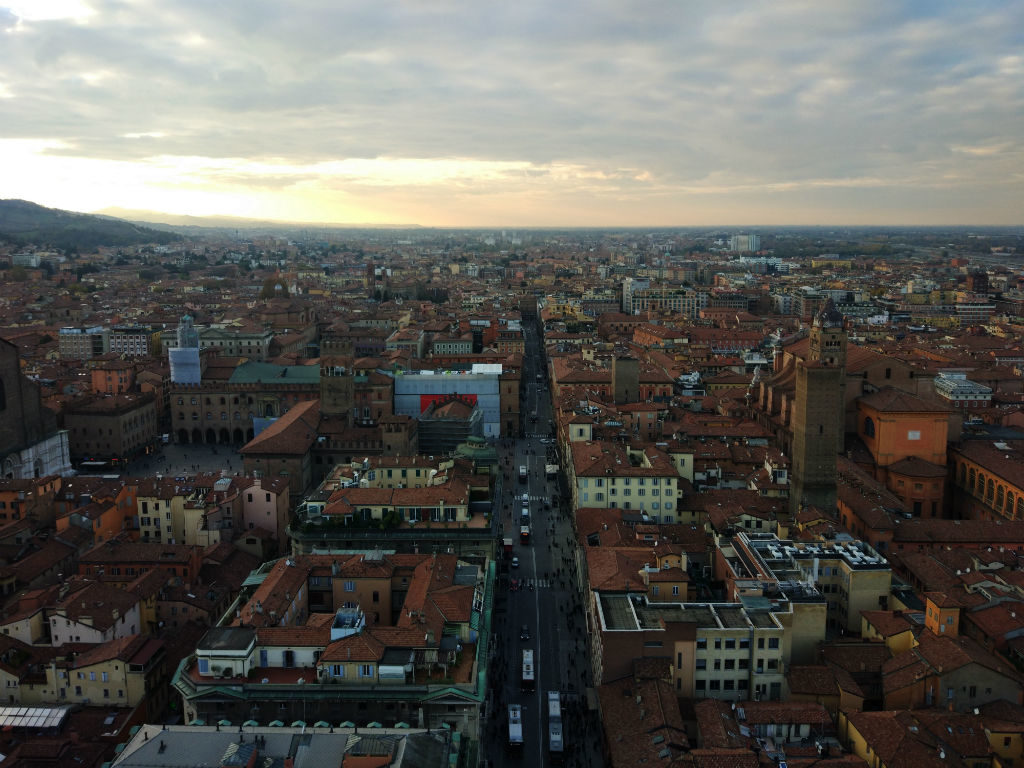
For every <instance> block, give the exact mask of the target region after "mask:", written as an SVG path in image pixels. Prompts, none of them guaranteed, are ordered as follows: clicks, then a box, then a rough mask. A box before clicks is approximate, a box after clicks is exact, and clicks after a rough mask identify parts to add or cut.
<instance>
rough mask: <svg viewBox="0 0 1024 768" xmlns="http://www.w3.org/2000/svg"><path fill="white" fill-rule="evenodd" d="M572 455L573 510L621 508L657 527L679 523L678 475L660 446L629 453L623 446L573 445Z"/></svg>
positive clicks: (601, 444) (576, 443)
mask: <svg viewBox="0 0 1024 768" xmlns="http://www.w3.org/2000/svg"><path fill="white" fill-rule="evenodd" d="M569 451H570V454H569V455H570V462H569V465H568V466H567V467H566V470H567V472H568V474H569V485H570V487H571V488H572V494H573V506H574V507H597V508H604V509H607V508H610V507H617V508H619V509H623V510H634V511H638V512H640V513H641V514H644V515H646V516H647V518H648V519H650V520H651V521H652V522H656V523H658V522H661V523H675V522H678V504H677V495H678V490H679V486H678V481H679V474H678V473H677V471H676V467H675V464H674V463H673V461H672V459H671V458H670V457H669V456H668V455H667V454H666V453H665V452H663V451H662V450H660V449H659V448H657V447H656V446H653V445H652V446H650V447H647V448H645V449H643V450H631V449H628V448H625V447H623V445H622V444H621V443H612V442H590V441H575V442H570V443H569Z"/></svg>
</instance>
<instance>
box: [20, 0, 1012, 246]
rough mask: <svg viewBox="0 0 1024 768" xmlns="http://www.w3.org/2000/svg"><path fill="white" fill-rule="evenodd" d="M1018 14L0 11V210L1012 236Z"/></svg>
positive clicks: (447, 4)
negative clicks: (887, 228) (981, 231)
mask: <svg viewBox="0 0 1024 768" xmlns="http://www.w3.org/2000/svg"><path fill="white" fill-rule="evenodd" d="M1022 43H1024V3H1020V2H984V1H983V0H981V1H979V2H970V3H963V2H941V1H939V0H936V1H935V2H932V1H930V0H929V1H928V2H925V1H919V2H902V3H900V2H879V1H876V0H857V1H855V2H854V1H851V2H835V3H821V2H811V1H801V2H795V1H790V0H773V1H770V2H743V3H721V2H684V1H683V0H678V1H673V2H647V3H626V2H609V1H607V0H606V1H604V2H601V1H600V0H597V1H595V0H591V1H590V2H579V0H565V1H564V2H560V3H538V2H531V1H526V2H517V3H504V4H501V5H500V6H499V5H497V4H490V3H486V2H483V3H482V2H462V1H461V0H458V1H457V0H438V1H436V2H417V1H416V0H408V2H387V1H381V2H374V3H348V2H337V1H336V0H289V2H287V3H284V2H276V3H275V2H269V1H265V0H244V1H242V0H225V1H224V2H210V0H172V1H171V2H168V1H167V0H0V198H24V199H28V200H32V201H34V202H38V203H40V204H42V205H47V206H53V207H60V208H68V209H72V210H80V211H92V210H99V209H102V208H106V207H109V206H120V207H124V208H133V209H149V210H158V211H167V212H169V213H175V214H186V215H195V216H206V215H225V216H242V217H250V218H262V219H274V220H292V221H316V222H338V223H349V222H353V223H354V222H358V223H366V224H421V225H425V226H442V227H444V226H454V227H458V226H468V227H475V226H511V227H515V226H518V227H526V226H670V225H680V226H686V225H705V224H714V225H727V224H729V223H736V224H762V225H772V224H779V225H783V224H812V225H813V224H824V225H829V224H836V225H843V224H849V225H859V224H879V225H901V224H921V225H943V224H976V225H1018V224H1021V223H1024V221H1022V214H1021V211H1022V210H1024V205H1022V204H1024V193H1022V190H1024V119H1022V118H1024V50H1022Z"/></svg>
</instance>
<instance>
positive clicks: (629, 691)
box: [597, 677, 690, 765]
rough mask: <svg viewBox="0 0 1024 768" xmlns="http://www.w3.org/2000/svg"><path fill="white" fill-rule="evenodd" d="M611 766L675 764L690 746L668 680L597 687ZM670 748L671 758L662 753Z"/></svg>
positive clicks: (621, 682)
mask: <svg viewBox="0 0 1024 768" xmlns="http://www.w3.org/2000/svg"><path fill="white" fill-rule="evenodd" d="M597 695H598V698H599V699H600V702H601V712H602V716H603V727H604V732H605V744H607V745H608V749H609V751H610V752H611V764H612V765H638V764H640V763H647V764H651V765H672V764H673V763H672V760H673V759H678V758H679V756H680V755H682V753H683V752H685V751H687V750H688V749H689V746H690V743H689V740H688V739H687V737H686V730H685V724H684V722H683V718H682V715H681V713H680V711H679V704H678V702H677V700H676V697H675V692H674V691H673V690H672V685H671V684H670V683H669V682H667V681H665V680H634V679H633V678H632V677H627V678H623V679H622V680H616V681H615V682H613V683H607V684H605V685H602V686H600V687H599V688H598V689H597ZM666 749H667V750H669V759H666V758H665V757H662V756H661V755H662V754H663V753H664V751H665V750H666Z"/></svg>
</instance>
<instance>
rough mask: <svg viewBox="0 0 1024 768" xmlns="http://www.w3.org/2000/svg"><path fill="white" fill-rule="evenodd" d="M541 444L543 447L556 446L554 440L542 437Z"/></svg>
mask: <svg viewBox="0 0 1024 768" xmlns="http://www.w3.org/2000/svg"><path fill="white" fill-rule="evenodd" d="M540 444H541V445H554V444H555V441H554V438H550V437H542V438H541V439H540Z"/></svg>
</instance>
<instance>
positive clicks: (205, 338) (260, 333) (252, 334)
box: [199, 326, 274, 363]
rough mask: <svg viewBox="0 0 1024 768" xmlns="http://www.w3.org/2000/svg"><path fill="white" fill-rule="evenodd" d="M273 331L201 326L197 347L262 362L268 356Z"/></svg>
mask: <svg viewBox="0 0 1024 768" xmlns="http://www.w3.org/2000/svg"><path fill="white" fill-rule="evenodd" d="M273 340H274V332H273V331H272V330H271V329H270V328H259V329H257V328H234V327H231V326H224V327H220V328H201V329H200V330H199V348H200V349H216V350H217V351H218V352H219V353H220V354H221V355H223V356H225V357H242V358H245V359H246V360H252V361H254V362H260V363H262V362H264V361H266V359H267V358H268V357H270V344H271V342H272V341H273Z"/></svg>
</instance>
